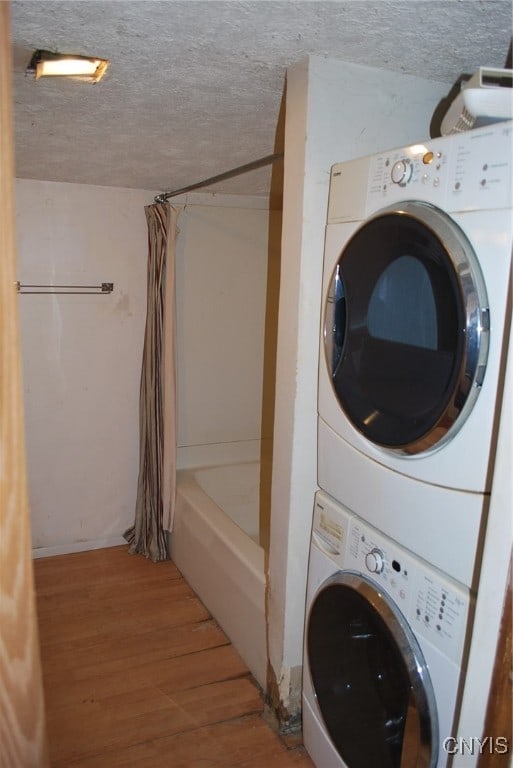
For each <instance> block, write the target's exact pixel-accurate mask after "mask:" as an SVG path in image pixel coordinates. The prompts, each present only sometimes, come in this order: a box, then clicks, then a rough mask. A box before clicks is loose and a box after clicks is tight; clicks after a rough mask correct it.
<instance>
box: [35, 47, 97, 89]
mask: <svg viewBox="0 0 513 768" xmlns="http://www.w3.org/2000/svg"><path fill="white" fill-rule="evenodd" d="M108 66H109V62H108V61H107V59H100V58H98V57H97V56H75V55H74V54H71V53H53V52H52V51H45V50H43V49H38V50H37V51H34V53H33V55H32V58H31V60H30V63H29V65H28V67H27V72H33V73H34V74H35V77H36V80H39V78H40V77H73V78H79V79H80V80H87V81H89V82H92V83H97V82H98V81H99V80H100V79H101V78H102V77H103V75H104V74H105V71H106V69H107V67H108Z"/></svg>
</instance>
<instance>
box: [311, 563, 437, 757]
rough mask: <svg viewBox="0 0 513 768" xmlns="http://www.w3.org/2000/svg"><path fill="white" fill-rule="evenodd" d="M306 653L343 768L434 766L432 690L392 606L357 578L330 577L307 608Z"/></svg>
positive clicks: (405, 626) (418, 653)
mask: <svg viewBox="0 0 513 768" xmlns="http://www.w3.org/2000/svg"><path fill="white" fill-rule="evenodd" d="M306 650H307V659H308V666H309V673H310V678H311V682H312V687H313V690H314V692H315V695H316V702H317V706H318V708H319V712H320V715H321V717H322V720H323V721H324V724H325V727H326V730H327V732H328V734H329V736H330V738H331V741H332V742H333V745H334V747H335V748H336V750H337V752H338V753H339V755H340V757H341V758H342V760H343V761H344V763H345V765H346V766H347V768H369V766H379V768H435V766H436V761H437V757H438V719H437V714H436V706H435V698H434V693H433V687H432V684H431V680H430V677H429V673H428V670H427V667H426V663H425V661H424V658H423V656H422V652H421V650H420V647H419V645H418V643H417V641H416V639H415V636H414V635H413V633H412V632H411V630H410V628H409V626H408V624H407V622H406V620H405V619H404V617H403V616H402V614H401V613H400V611H399V609H398V608H397V607H396V606H395V604H394V603H393V601H392V600H390V599H387V597H386V596H384V594H383V592H382V591H377V588H376V586H375V585H373V583H372V582H371V581H370V580H368V579H367V578H365V577H364V576H361V575H360V574H355V573H352V572H348V571H345V572H341V573H339V574H336V575H335V576H332V577H331V578H330V579H328V580H327V581H326V582H325V583H324V585H323V586H322V587H321V589H320V590H319V592H318V593H317V595H316V597H315V599H314V601H313V603H312V606H311V608H310V612H309V617H308V623H307V635H306Z"/></svg>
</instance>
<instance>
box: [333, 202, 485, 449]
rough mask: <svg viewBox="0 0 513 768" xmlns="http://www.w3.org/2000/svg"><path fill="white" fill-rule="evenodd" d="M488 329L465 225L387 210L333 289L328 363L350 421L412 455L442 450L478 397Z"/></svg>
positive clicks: (427, 212) (358, 243)
mask: <svg viewBox="0 0 513 768" xmlns="http://www.w3.org/2000/svg"><path fill="white" fill-rule="evenodd" d="M488 328H489V313H488V301H487V296H486V290H485V286H484V281H483V278H482V275H481V271H480V268H479V265H478V262H477V258H476V256H475V254H474V252H473V249H472V246H471V245H470V243H469V242H468V240H467V238H466V237H465V235H464V234H463V232H462V231H461V230H460V228H459V227H458V226H457V225H456V224H455V223H454V222H453V221H452V220H451V219H450V218H449V217H448V216H447V215H445V214H444V213H442V212H441V211H439V210H438V209H437V208H435V207H433V206H432V205H429V204H427V203H421V202H408V203H404V204H402V205H401V207H400V208H398V207H394V208H391V209H385V210H383V211H381V212H380V213H379V214H378V215H377V216H375V217H373V218H372V219H369V220H368V221H367V222H366V223H365V224H364V225H363V226H362V227H361V228H360V229H359V230H358V231H357V232H356V233H355V234H354V235H353V237H352V238H351V239H350V240H349V242H348V243H347V245H346V247H345V248H344V250H343V251H342V253H341V255H340V257H339V259H338V263H337V265H336V268H335V271H334V273H333V275H332V278H331V283H330V286H329V289H328V296H327V302H326V310H325V324H324V337H325V350H326V364H327V366H328V370H329V374H330V376H331V380H332V383H333V387H334V390H335V394H336V396H337V398H338V401H339V403H340V405H341V407H342V408H343V410H344V412H345V414H346V416H347V417H348V418H349V420H350V421H351V422H352V424H353V425H354V426H355V427H356V429H358V430H359V431H360V432H361V433H362V434H363V435H364V436H365V437H366V438H368V439H369V440H370V441H372V442H373V443H375V444H377V445H379V446H382V447H385V448H387V449H390V450H393V451H396V452H399V453H402V454H418V453H421V452H424V451H427V450H430V449H432V448H435V447H440V446H441V445H443V443H444V442H445V441H446V440H447V439H448V438H449V436H450V435H451V434H452V433H453V432H454V430H455V429H458V428H459V427H460V426H461V424H462V423H463V422H464V420H465V418H466V416H467V415H468V413H469V412H470V410H471V409H472V406H473V404H474V402H475V399H476V398H477V395H478V393H479V388H480V386H481V383H482V381H483V377H484V372H485V366H486V359H487V354H488Z"/></svg>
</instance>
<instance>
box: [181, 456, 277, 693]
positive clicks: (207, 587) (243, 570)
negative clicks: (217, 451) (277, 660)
mask: <svg viewBox="0 0 513 768" xmlns="http://www.w3.org/2000/svg"><path fill="white" fill-rule="evenodd" d="M259 467H260V465H259V463H258V462H246V463H240V464H228V465H224V466H216V467H201V468H199V469H198V468H197V469H182V470H179V471H178V472H177V496H176V508H175V517H174V524H173V532H172V534H171V557H172V559H173V561H174V562H175V564H176V566H177V567H178V568H179V570H180V571H181V572H182V574H183V575H184V577H185V579H186V581H187V582H188V583H189V584H190V585H191V587H192V588H193V589H194V591H195V592H196V594H197V595H198V597H199V598H200V599H201V600H202V602H203V603H204V604H205V606H206V607H207V609H208V610H209V611H210V613H211V614H212V615H213V616H214V618H215V619H216V621H217V622H218V623H219V624H220V625H221V627H222V628H223V630H224V632H225V633H226V634H227V635H228V637H229V638H230V640H231V641H232V643H233V645H234V646H235V648H236V649H237V650H238V652H239V653H240V655H241V656H242V658H243V659H244V661H245V662H246V664H247V665H248V668H249V669H250V671H251V673H252V674H253V676H254V677H255V679H256V680H257V681H258V683H259V684H260V685H261V686H262V688H264V689H265V685H266V675H267V651H266V624H265V576H264V550H263V549H262V547H261V546H260V545H259V544H258V529H259V483H260V471H259Z"/></svg>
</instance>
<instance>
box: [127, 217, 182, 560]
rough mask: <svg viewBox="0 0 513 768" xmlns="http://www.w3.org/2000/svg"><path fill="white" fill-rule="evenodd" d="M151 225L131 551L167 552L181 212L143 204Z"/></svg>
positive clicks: (157, 555)
mask: <svg viewBox="0 0 513 768" xmlns="http://www.w3.org/2000/svg"><path fill="white" fill-rule="evenodd" d="M145 213H146V222H147V225H148V270H147V281H148V284H147V308H146V329H145V336H144V350H143V360H142V371H141V389H140V396H139V479H138V484H137V502H136V508H135V522H134V525H133V526H132V527H131V528H129V529H128V530H127V531H126V533H125V534H124V536H125V539H126V540H127V541H128V544H129V552H131V553H139V554H142V555H144V556H145V557H147V558H149V559H151V560H153V562H157V561H158V560H166V559H167V558H168V557H169V553H168V547H167V536H166V531H167V530H171V527H172V523H173V513H174V502H175V471H176V369H175V328H174V326H175V323H174V317H175V242H176V234H177V231H178V230H177V226H176V221H177V212H176V210H175V209H174V208H172V207H171V206H170V205H168V204H167V203H158V204H155V205H148V206H146V208H145Z"/></svg>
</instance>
